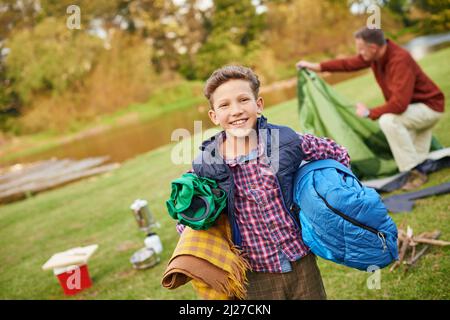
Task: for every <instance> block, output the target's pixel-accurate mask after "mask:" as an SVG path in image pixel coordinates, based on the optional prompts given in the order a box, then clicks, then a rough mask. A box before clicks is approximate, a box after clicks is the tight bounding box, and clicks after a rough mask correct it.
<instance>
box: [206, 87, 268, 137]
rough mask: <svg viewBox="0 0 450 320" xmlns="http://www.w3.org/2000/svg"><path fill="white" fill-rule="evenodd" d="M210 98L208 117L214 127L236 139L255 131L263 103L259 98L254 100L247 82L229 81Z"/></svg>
mask: <svg viewBox="0 0 450 320" xmlns="http://www.w3.org/2000/svg"><path fill="white" fill-rule="evenodd" d="M211 98H212V104H213V108H212V109H211V110H209V112H208V115H209V117H210V119H211V121H212V122H214V124H215V125H220V126H221V127H222V128H223V129H224V130H225V131H226V132H227V133H229V134H231V135H233V136H235V137H237V138H239V137H245V136H248V135H249V134H250V133H251V132H252V130H254V129H256V121H257V118H258V115H260V114H261V112H262V110H263V107H264V101H263V99H262V98H261V97H258V98H257V99H255V96H254V95H253V91H252V89H251V88H250V83H249V82H248V81H245V80H240V79H237V80H229V81H227V82H225V83H223V84H222V85H220V86H219V87H217V89H216V90H215V91H214V93H213V94H212V96H211Z"/></svg>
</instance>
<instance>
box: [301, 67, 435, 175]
mask: <svg viewBox="0 0 450 320" xmlns="http://www.w3.org/2000/svg"><path fill="white" fill-rule="evenodd" d="M297 94H298V105H299V108H298V110H299V116H300V128H301V132H302V133H310V134H314V135H316V136H322V137H329V138H331V139H333V140H335V141H336V142H337V143H339V144H340V145H342V146H344V147H346V148H347V150H348V152H349V154H350V157H351V164H352V170H353V172H354V173H355V174H356V175H357V176H358V178H360V179H371V178H376V177H382V176H391V175H393V174H395V173H397V172H398V169H397V165H396V164H395V161H394V159H393V156H392V153H391V151H390V148H389V144H388V142H387V140H386V137H385V136H384V134H383V132H382V131H381V129H380V127H379V126H378V122H377V121H372V120H370V119H367V118H360V117H358V116H357V115H356V113H355V105H354V104H353V103H350V102H349V101H347V100H346V99H345V98H343V97H341V96H340V95H339V94H338V93H337V92H336V91H335V90H334V89H333V88H332V87H331V86H330V85H328V84H327V83H326V82H325V81H324V80H323V79H321V78H320V77H318V76H317V75H316V74H315V73H314V72H312V71H308V70H306V69H300V70H299V71H298V82H297ZM440 148H442V147H441V146H439V144H438V142H437V140H436V139H434V138H433V143H432V149H440Z"/></svg>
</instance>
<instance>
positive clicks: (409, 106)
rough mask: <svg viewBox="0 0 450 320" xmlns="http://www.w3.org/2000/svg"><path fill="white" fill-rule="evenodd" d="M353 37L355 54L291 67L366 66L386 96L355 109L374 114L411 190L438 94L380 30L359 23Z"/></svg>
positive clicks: (419, 179)
mask: <svg viewBox="0 0 450 320" xmlns="http://www.w3.org/2000/svg"><path fill="white" fill-rule="evenodd" d="M354 36H355V42H356V48H357V52H358V55H356V56H354V57H351V58H346V59H336V60H329V61H325V62H321V63H312V62H308V61H304V60H301V61H299V62H297V67H298V68H307V69H310V70H313V71H317V72H320V71H330V72H336V71H344V72H349V71H357V70H360V69H364V68H369V67H370V68H371V69H372V71H373V73H374V75H375V78H376V80H377V82H378V85H379V86H380V87H381V90H382V92H383V95H384V98H385V100H386V101H385V103H384V104H382V105H380V106H377V107H375V108H371V109H369V108H368V107H367V106H366V105H365V104H363V103H361V102H359V103H357V104H356V113H357V115H358V116H360V117H369V118H370V119H372V120H377V119H378V122H379V125H380V128H381V130H382V131H383V132H384V134H385V136H386V138H387V141H388V143H389V146H390V148H391V151H392V154H393V156H394V159H395V162H396V164H397V166H398V169H399V171H400V172H406V171H410V175H409V177H408V180H407V181H406V183H405V184H404V185H403V187H402V188H403V189H404V190H411V189H415V188H417V187H419V186H421V185H422V184H423V183H425V182H426V181H427V176H426V174H425V172H423V170H422V169H421V164H422V163H423V162H424V161H425V160H426V158H427V156H428V153H429V150H430V145H431V139H432V128H433V126H434V125H435V124H436V123H437V122H438V120H439V119H440V118H441V116H442V114H443V112H444V104H445V103H444V95H443V93H442V92H441V90H440V89H439V87H438V86H437V85H436V84H435V83H434V82H433V81H432V80H431V79H430V78H429V77H428V76H427V75H426V74H425V73H424V72H423V71H422V69H421V68H420V66H419V65H418V64H417V63H416V61H415V60H414V59H413V58H412V56H411V55H410V54H409V52H408V51H406V50H405V49H403V48H401V47H400V46H398V45H397V44H395V43H394V42H393V41H392V40H389V39H385V37H384V33H383V31H382V30H381V29H369V28H367V27H364V28H362V29H360V30H358V31H357V32H356V33H355V34H354Z"/></svg>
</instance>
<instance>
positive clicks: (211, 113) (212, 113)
mask: <svg viewBox="0 0 450 320" xmlns="http://www.w3.org/2000/svg"><path fill="white" fill-rule="evenodd" d="M208 116H209V118H210V119H211V121H212V122H213V123H214V124H215V125H216V126H217V125H219V120H218V119H217V115H216V112H215V111H214V110H213V109H209V110H208Z"/></svg>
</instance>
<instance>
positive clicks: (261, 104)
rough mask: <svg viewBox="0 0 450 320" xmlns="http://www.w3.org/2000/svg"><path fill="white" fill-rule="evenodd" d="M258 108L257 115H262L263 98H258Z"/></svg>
mask: <svg viewBox="0 0 450 320" xmlns="http://www.w3.org/2000/svg"><path fill="white" fill-rule="evenodd" d="M256 107H257V111H256V113H257V114H258V115H260V114H261V113H262V112H263V109H264V99H263V98H262V97H258V99H257V100H256Z"/></svg>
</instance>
